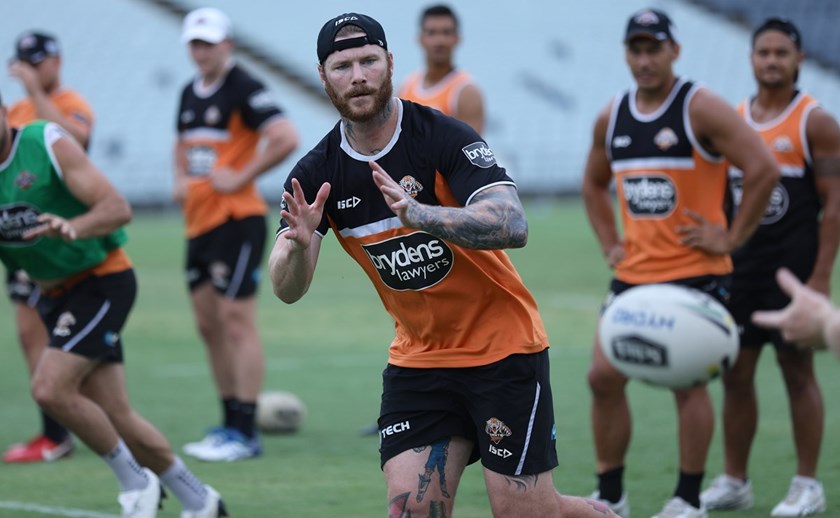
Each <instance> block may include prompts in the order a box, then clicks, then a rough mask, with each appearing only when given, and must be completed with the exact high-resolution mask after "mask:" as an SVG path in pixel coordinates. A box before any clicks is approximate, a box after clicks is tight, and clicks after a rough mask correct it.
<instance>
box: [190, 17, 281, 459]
mask: <svg viewBox="0 0 840 518" xmlns="http://www.w3.org/2000/svg"><path fill="white" fill-rule="evenodd" d="M232 37H233V35H232V32H231V24H230V20H229V19H228V17H227V16H226V15H225V14H224V13H223V12H221V11H219V10H218V9H214V8H211V7H205V8H201V9H196V10H195V11H192V12H190V13H189V14H188V15H187V16H186V18H185V19H184V26H183V34H182V41H183V42H184V43H186V44H187V45H188V47H189V52H190V56H191V58H192V60H193V61H194V63H195V65H196V67H197V68H198V77H196V78H195V80H193V81H191V82H190V83H189V84H188V85H187V86H186V87H185V88H184V90H183V93H182V94H181V101H180V107H179V109H178V142H177V145H176V147H175V166H176V170H175V199H176V200H177V201H178V202H179V203H181V204H182V206H183V211H184V219H185V221H186V234H187V239H188V242H187V260H186V263H187V264H186V274H187V282H188V284H189V290H190V298H191V301H192V307H193V312H194V314H195V319H196V323H197V325H198V330H199V333H200V335H201V338H202V340H203V341H204V344H205V346H206V348H207V355H208V357H209V360H210V365H211V368H212V371H213V377H214V379H215V382H216V389H217V393H218V396H219V399H220V402H221V405H222V409H223V419H222V423H221V425H220V426H218V427H214V428H212V429H210V430H209V432H208V433H207V435H206V436H205V437H204V438H203V439H202V440H200V441H198V442H193V443H189V444H187V445H185V446H184V451H185V452H186V453H187V454H189V455H192V456H193V457H196V458H198V459H201V460H205V461H233V460H239V459H246V458H249V457H254V456H257V455H259V454H260V453H261V451H262V450H261V445H260V440H259V436H258V434H257V430H256V429H255V428H256V427H255V415H256V402H257V396H258V395H259V393H260V390H261V388H262V383H263V375H264V370H265V365H264V364H265V359H264V357H263V349H262V343H261V341H260V337H259V332H258V330H257V324H256V303H257V298H256V293H257V284H258V282H259V275H260V267H261V263H262V259H263V251H264V248H265V240H266V234H267V230H266V222H265V215H266V212H267V206H266V204H265V202H264V201H263V199H262V197H261V196H260V194H259V192H258V191H257V187H256V183H255V180H256V179H257V177H259V176H260V175H262V174H263V173H266V172H267V171H269V170H270V169H271V168H273V167H274V166H276V165H277V164H279V163H280V162H282V161H283V160H284V159H285V158H286V157H287V156H288V155H289V154H290V153H291V152H292V151H293V150H294V149H295V148H296V147H297V144H298V137H297V133H296V131H295V129H294V127H293V126H292V123H291V122H290V121H289V120H288V119H287V118H286V117H285V116H284V115H283V113H282V112H281V111H280V109H279V108H278V107H277V105H276V104H275V103H274V100H273V99H272V97H271V95H270V94H269V93H268V91H266V89H265V88H264V87H263V85H262V83H261V82H260V81H258V80H256V79H254V78H253V77H252V76H250V75H249V74H248V73H247V72H245V70H243V69H242V68H241V67H240V66H239V65H237V64H236V63H235V62H234V60H233V40H232ZM261 141H262V145H260V144H261Z"/></svg>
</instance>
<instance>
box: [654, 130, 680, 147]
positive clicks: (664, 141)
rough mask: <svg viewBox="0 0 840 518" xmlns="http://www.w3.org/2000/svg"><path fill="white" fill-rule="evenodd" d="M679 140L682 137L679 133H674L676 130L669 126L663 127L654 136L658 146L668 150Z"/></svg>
mask: <svg viewBox="0 0 840 518" xmlns="http://www.w3.org/2000/svg"><path fill="white" fill-rule="evenodd" d="M679 142H680V139H679V138H678V137H677V134H676V133H674V130H672V129H671V128H668V127H665V128H662V129H661V130H659V133H657V134H656V136H655V137H653V143H654V144H656V147H658V148H659V149H661V150H662V151H668V149H670V148H672V147H674V146H676V145H677V144H679Z"/></svg>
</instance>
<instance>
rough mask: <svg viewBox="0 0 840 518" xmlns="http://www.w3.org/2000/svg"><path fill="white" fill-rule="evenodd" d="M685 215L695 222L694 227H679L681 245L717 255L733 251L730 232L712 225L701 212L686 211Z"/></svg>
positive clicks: (684, 211)
mask: <svg viewBox="0 0 840 518" xmlns="http://www.w3.org/2000/svg"><path fill="white" fill-rule="evenodd" d="M683 213H684V214H685V215H686V216H688V217H689V218H691V219H692V220H694V223H695V224H694V225H677V228H676V230H677V234H679V236H680V243H682V244H683V245H685V246H688V247H691V248H697V249H700V250H703V251H705V252H708V253H710V254H715V255H723V254H728V253H729V252H731V251H732V243H731V240H730V237H729V231H728V230H727V229H726V228H725V227H722V226H720V225H716V224H714V223H710V222H709V221H707V220H706V218H704V217H703V216H702V215H701V214H700V213H699V212H694V211H693V210H691V209H684V210H683Z"/></svg>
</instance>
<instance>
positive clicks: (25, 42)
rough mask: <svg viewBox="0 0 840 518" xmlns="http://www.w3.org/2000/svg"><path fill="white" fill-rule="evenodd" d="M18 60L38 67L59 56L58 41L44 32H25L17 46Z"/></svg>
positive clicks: (19, 38)
mask: <svg viewBox="0 0 840 518" xmlns="http://www.w3.org/2000/svg"><path fill="white" fill-rule="evenodd" d="M15 52H16V55H17V58H18V59H19V60H21V61H26V62H27V63H30V64H32V65H37V64H38V63H40V62H41V61H44V60H45V59H46V58H48V57H50V56H58V55H59V51H58V41H57V40H56V39H55V37H54V36H51V35H49V34H44V33H43V32H24V33H23V34H21V35H20V37H18V39H17V43H16V44H15Z"/></svg>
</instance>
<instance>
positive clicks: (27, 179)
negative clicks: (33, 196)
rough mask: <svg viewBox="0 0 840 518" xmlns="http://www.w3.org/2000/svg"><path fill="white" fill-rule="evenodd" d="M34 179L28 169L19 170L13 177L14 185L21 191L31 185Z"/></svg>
mask: <svg viewBox="0 0 840 518" xmlns="http://www.w3.org/2000/svg"><path fill="white" fill-rule="evenodd" d="M35 179H36V177H35V175H34V174H32V173H30V172H29V171H21V172H20V173H18V175H17V178H15V185H16V186H17V188H18V189H20V190H21V191H25V190H27V189H29V188H30V187H32V184H33V183H35Z"/></svg>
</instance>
